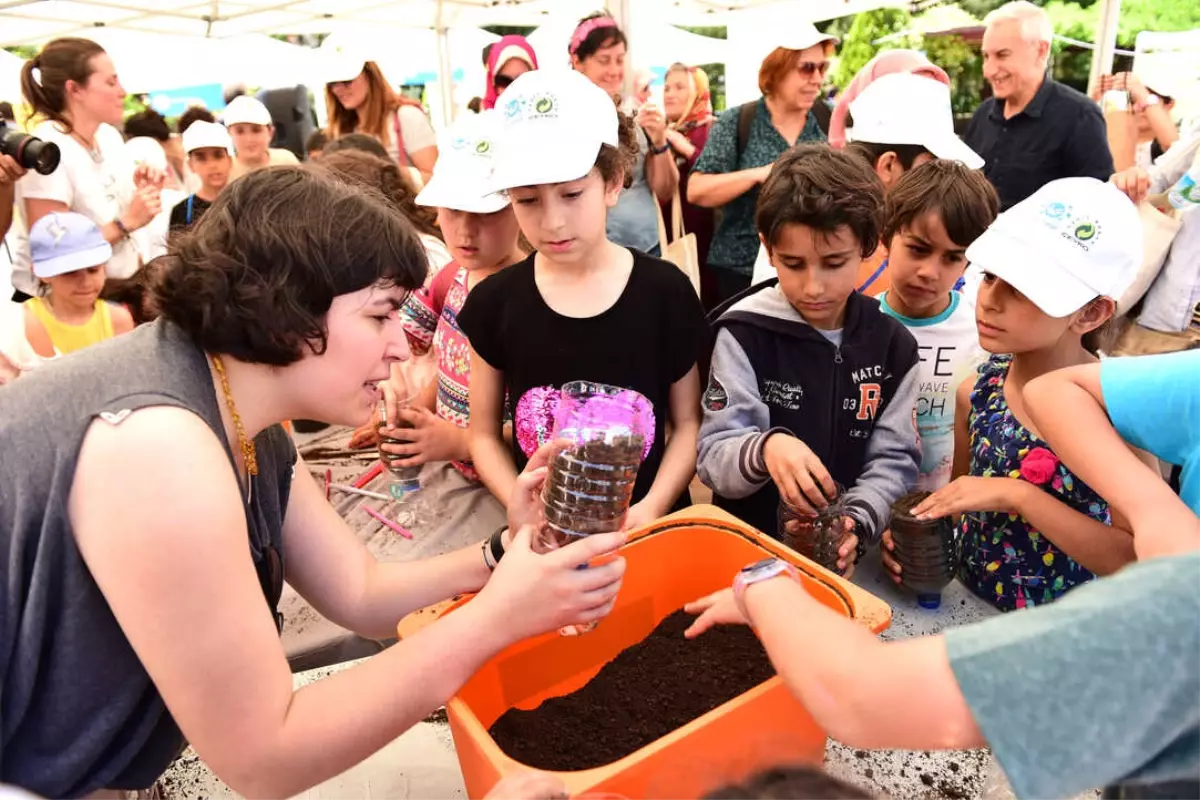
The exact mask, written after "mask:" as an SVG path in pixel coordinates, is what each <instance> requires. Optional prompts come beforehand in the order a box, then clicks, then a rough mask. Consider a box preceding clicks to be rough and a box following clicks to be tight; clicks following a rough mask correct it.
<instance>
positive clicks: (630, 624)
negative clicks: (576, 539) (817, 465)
mask: <svg viewBox="0 0 1200 800" xmlns="http://www.w3.org/2000/svg"><path fill="white" fill-rule="evenodd" d="M623 555H624V556H625V558H626V560H627V562H628V569H627V571H626V574H625V582H624V584H623V586H622V588H621V594H620V596H619V597H618V599H617V604H616V607H615V608H614V609H613V612H612V614H611V615H609V617H607V618H606V619H605V620H604V621H603V622H601V623H600V625H599V626H598V627H597V628H596V630H594V631H592V632H591V633H588V634H586V635H583V636H575V637H562V636H559V635H557V634H547V635H545V636H540V637H536V638H534V639H529V640H526V641H524V642H519V643H517V644H515V645H513V646H512V647H509V648H508V649H507V650H505V651H504V652H502V653H500V654H499V655H498V656H496V657H495V658H493V659H492V660H491V661H489V662H488V663H487V664H485V665H484V666H483V667H482V668H481V669H480V670H479V671H478V672H477V673H476V674H475V675H474V676H473V677H472V678H471V680H470V681H468V682H467V684H466V685H465V686H464V687H463V688H462V690H461V691H460V692H459V693H458V694H457V695H456V696H455V697H454V698H452V699H451V701H450V702H449V703H448V704H447V711H448V715H449V718H450V728H451V731H452V733H453V735H454V744H455V748H456V750H457V752H458V760H459V764H460V766H461V767H462V773H463V779H464V782H465V784H466V788H467V794H468V796H469V797H472V798H481V797H483V796H484V795H485V794H487V792H488V791H489V790H490V789H491V788H492V786H494V785H495V783H496V782H497V781H498V780H500V778H501V777H502V776H503V775H505V774H507V773H509V772H511V771H514V770H517V769H521V768H522V765H521V764H519V763H518V762H516V761H514V760H513V759H511V758H509V757H508V756H506V755H505V754H504V753H503V752H502V751H501V750H500V748H499V747H498V746H497V745H496V743H495V742H494V741H493V740H492V738H491V736H489V735H488V728H490V727H491V725H492V723H494V722H495V721H496V720H497V719H499V717H500V716H501V715H503V714H504V713H505V712H506V711H508V710H509V709H510V708H513V707H516V708H522V709H532V708H536V707H537V706H538V705H539V704H541V703H542V702H543V701H544V700H546V699H548V698H551V697H559V696H562V695H565V694H569V693H570V692H573V691H575V690H577V689H579V688H580V687H582V686H583V685H584V684H586V683H587V682H588V681H589V680H591V679H592V678H593V677H594V676H595V675H596V673H597V672H599V671H600V669H601V668H602V667H603V666H604V665H605V664H607V663H608V662H609V661H611V660H612V659H614V658H615V657H616V656H617V655H618V654H619V653H620V652H621V651H622V650H624V649H626V648H628V647H630V646H632V645H634V644H637V643H638V642H640V641H641V640H642V639H644V638H645V637H646V636H647V635H649V633H650V632H651V631H652V630H653V629H654V628H655V627H656V626H657V625H658V624H659V623H660V622H661V621H662V620H663V619H664V618H666V617H667V616H668V615H670V614H671V613H673V612H675V611H677V610H678V609H680V608H681V607H682V606H683V605H684V604H685V603H688V602H690V601H692V600H695V599H697V598H699V597H702V596H704V595H706V594H709V593H711V592H715V591H717V590H719V589H722V588H725V587H727V586H729V585H730V584H731V583H732V581H733V577H734V574H735V573H736V572H737V571H738V570H739V569H741V568H742V567H743V566H745V565H746V564H748V563H750V562H752V561H756V560H758V559H761V558H766V557H767V556H768V555H776V556H779V557H781V558H784V559H786V560H788V561H790V562H791V563H793V564H795V565H796V566H797V568H799V570H800V572H801V575H802V579H803V581H804V585H805V588H807V589H808V591H809V592H810V593H811V594H812V595H813V596H814V597H815V598H816V599H818V600H819V601H820V602H821V603H823V604H824V605H826V606H827V607H829V608H831V609H833V610H835V611H837V612H839V613H842V614H845V615H846V616H848V617H851V618H853V619H856V620H859V621H860V622H861V623H862V624H863V625H865V626H866V627H868V628H870V629H871V630H872V631H874V632H876V633H878V632H879V631H882V630H883V629H885V628H886V627H887V626H888V625H889V624H890V622H891V609H890V608H889V607H888V606H887V605H886V604H885V603H884V602H883V601H882V600H879V599H878V598H876V597H874V596H873V595H871V594H869V593H867V592H865V591H864V590H862V589H860V588H858V587H857V586H854V585H853V584H851V583H849V582H848V581H845V580H843V579H842V578H841V577H839V576H837V575H834V574H833V573H831V572H829V571H827V570H825V569H823V568H821V567H820V566H818V565H816V564H814V563H812V562H810V561H808V560H807V559H805V558H804V557H803V556H800V555H798V554H796V553H794V552H793V551H791V550H789V549H788V548H786V547H784V546H783V545H781V544H779V543H778V542H776V541H774V540H773V539H770V538H769V537H767V536H764V535H763V534H761V533H759V532H758V531H756V530H754V529H752V528H750V527H749V526H747V525H745V524H744V523H742V522H740V521H739V520H737V519H735V518H734V517H732V516H730V515H728V514H726V513H725V512H723V511H721V510H720V509H717V508H715V507H713V506H693V507H692V508H689V509H686V510H684V511H681V512H678V513H676V514H673V515H671V516H669V517H664V518H663V519H661V520H658V521H657V522H655V523H653V524H651V525H648V526H647V527H645V528H643V529H641V530H640V531H638V532H636V533H635V534H634V536H633V538H632V539H631V541H630V542H629V543H628V544H627V545H626V546H625V548H624V549H623ZM469 600H470V598H463V599H462V600H459V601H458V602H457V603H449V604H443V605H441V606H439V607H435V608H430V609H424V610H422V611H421V612H417V613H416V614H414V615H411V616H410V617H408V618H406V619H405V620H404V621H402V622H401V624H400V626H399V632H400V635H401V636H404V635H406V634H408V635H411V634H412V633H413V632H414V631H415V630H416V629H419V628H420V627H423V625H425V624H428V623H429V622H432V621H433V620H435V619H437V617H439V616H440V615H442V614H444V613H451V612H452V611H453V610H454V608H457V607H459V606H461V605H462V604H463V603H466V602H469ZM698 668H702V667H700V666H699V665H698ZM637 701H638V699H637V698H636V697H630V698H628V702H630V703H636V702H637ZM825 741H826V735H825V732H824V731H823V730H821V729H820V728H819V727H818V726H817V724H816V723H815V721H814V720H813V719H812V717H811V716H810V715H809V714H808V712H807V711H806V710H805V709H804V707H803V706H802V705H800V703H799V702H798V701H797V700H796V699H795V698H793V697H792V695H791V694H790V693H789V692H788V691H787V688H786V687H785V686H784V685H783V682H782V681H781V680H780V679H779V678H778V677H774V678H771V679H770V680H768V681H766V682H765V683H762V684H759V685H758V686H756V687H755V688H753V689H751V690H750V691H748V692H746V693H744V694H742V695H740V696H738V697H735V698H734V699H733V700H731V701H729V702H728V703H725V704H724V705H722V706H720V707H719V708H716V709H714V710H713V711H711V712H709V713H708V714H705V715H704V716H702V717H700V718H699V719H696V720H694V721H692V722H690V723H688V724H687V725H685V726H683V727H682V728H679V729H677V730H675V731H674V732H672V733H671V734H668V735H667V736H664V737H663V738H661V739H658V740H657V741H655V742H652V743H650V744H649V745H646V746H645V747H643V748H641V749H640V750H638V751H636V752H634V753H632V754H630V755H628V756H626V757H625V758H622V759H620V760H619V761H616V762H614V763H612V764H608V765H606V766H603V767H598V768H596V769H589V770H582V771H579V772H562V773H559V775H560V776H561V777H562V779H563V780H564V781H565V782H566V784H567V787H568V789H569V790H570V793H571V795H572V796H574V795H578V794H582V793H586V792H604V793H613V794H618V795H623V796H625V797H629V798H642V797H676V798H691V797H701V796H703V795H704V794H705V793H707V792H710V791H712V790H714V789H716V788H718V787H720V786H722V785H724V784H726V783H729V782H732V781H739V780H743V779H745V778H746V777H747V776H748V775H750V774H752V773H754V772H756V771H757V770H760V769H763V768H766V767H769V766H776V765H779V764H786V763H797V762H807V763H820V762H821V760H822V759H823V758H824V753H825Z"/></svg>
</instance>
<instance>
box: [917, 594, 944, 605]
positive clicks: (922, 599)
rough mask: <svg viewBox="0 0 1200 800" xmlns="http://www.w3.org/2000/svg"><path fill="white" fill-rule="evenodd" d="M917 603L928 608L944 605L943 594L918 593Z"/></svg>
mask: <svg viewBox="0 0 1200 800" xmlns="http://www.w3.org/2000/svg"><path fill="white" fill-rule="evenodd" d="M917 605H919V606H920V607H921V608H928V609H934V608H939V607H941V605H942V596H941V595H940V594H919V595H917Z"/></svg>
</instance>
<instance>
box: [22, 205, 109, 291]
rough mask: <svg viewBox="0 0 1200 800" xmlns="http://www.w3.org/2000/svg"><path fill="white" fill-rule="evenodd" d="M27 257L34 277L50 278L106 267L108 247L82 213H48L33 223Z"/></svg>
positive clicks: (97, 229) (102, 236)
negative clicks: (31, 263) (31, 264)
mask: <svg viewBox="0 0 1200 800" xmlns="http://www.w3.org/2000/svg"><path fill="white" fill-rule="evenodd" d="M29 255H30V259H31V260H32V261H33V274H34V275H36V276H37V277H39V278H54V277H57V276H59V275H65V274H67V273H68V272H75V271H77V270H81V269H89V268H91V267H99V266H103V265H104V264H107V263H108V262H109V260H110V259H111V258H112V245H110V244H109V243H108V242H107V241H105V239H104V234H103V233H101V232H100V226H99V225H97V224H96V223H95V222H92V220H91V219H89V218H88V217H85V216H84V215H83V214H76V213H74V212H72V211H52V212H50V213H49V214H47V215H46V216H44V217H42V218H41V219H39V220H38V221H37V222H35V223H33V227H32V228H31V229H30V231H29Z"/></svg>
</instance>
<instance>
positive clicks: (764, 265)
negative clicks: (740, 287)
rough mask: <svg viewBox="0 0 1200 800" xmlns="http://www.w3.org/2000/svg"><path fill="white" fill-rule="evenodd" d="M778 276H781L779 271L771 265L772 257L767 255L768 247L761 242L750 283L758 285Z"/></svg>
mask: <svg viewBox="0 0 1200 800" xmlns="http://www.w3.org/2000/svg"><path fill="white" fill-rule="evenodd" d="M777 277H779V272H778V271H777V270H776V269H775V267H773V266H771V257H770V256H768V255H767V248H765V247H763V246H762V244H759V246H758V257H757V258H755V259H754V272H753V273H751V275H750V285H751V286H758V285H759V284H760V283H762V282H763V281H769V280H771V279H772V278H777Z"/></svg>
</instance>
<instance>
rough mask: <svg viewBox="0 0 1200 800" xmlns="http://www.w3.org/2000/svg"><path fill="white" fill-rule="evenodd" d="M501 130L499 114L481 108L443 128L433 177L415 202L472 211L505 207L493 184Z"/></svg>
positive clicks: (484, 211) (492, 211)
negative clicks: (493, 172)
mask: <svg viewBox="0 0 1200 800" xmlns="http://www.w3.org/2000/svg"><path fill="white" fill-rule="evenodd" d="M502 130H503V121H502V120H501V118H500V115H499V114H498V113H497V112H495V111H483V112H481V113H479V114H468V115H466V116H463V117H460V118H459V119H458V120H456V121H455V122H454V124H453V125H451V126H450V127H449V128H447V129H446V130H445V131H443V132H442V135H441V136H439V137H438V160H437V164H435V165H434V168H433V177H432V178H430V179H429V183H427V184H425V188H424V189H422V190H421V193H420V194H418V195H417V204H418V205H422V206H433V207H435V208H452V209H454V210H455V211H466V212H469V213H471V214H492V213H495V212H497V211H499V210H500V209H502V208H504V207H506V206H507V205H508V198H507V197H505V196H504V195H503V194H501V193H499V192H497V191H496V190H495V188H494V187H493V185H492V171H493V169H494V167H495V160H494V159H495V155H496V149H497V139H498V138H499V135H500V134H501V132H502Z"/></svg>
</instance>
